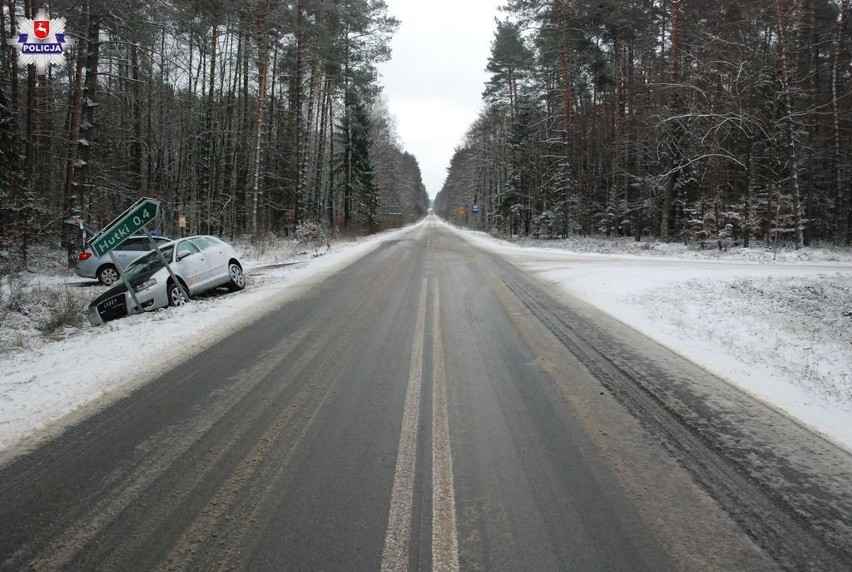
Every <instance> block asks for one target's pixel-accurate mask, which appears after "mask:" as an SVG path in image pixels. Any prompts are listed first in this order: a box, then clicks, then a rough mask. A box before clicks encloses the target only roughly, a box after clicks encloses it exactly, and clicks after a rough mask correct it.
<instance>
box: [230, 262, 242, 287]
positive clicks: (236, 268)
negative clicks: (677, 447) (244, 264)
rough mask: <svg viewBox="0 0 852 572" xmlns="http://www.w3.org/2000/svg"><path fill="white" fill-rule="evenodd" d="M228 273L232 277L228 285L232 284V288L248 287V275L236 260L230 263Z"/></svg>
mask: <svg viewBox="0 0 852 572" xmlns="http://www.w3.org/2000/svg"><path fill="white" fill-rule="evenodd" d="M228 274H229V275H230V277H231V280H230V282H229V283H228V286H230V288H231V290H234V291H236V290H242V289H243V288H245V287H246V277H245V275H244V274H243V269H242V268H240V265H239V264H237V263H236V262H231V263H230V264H228Z"/></svg>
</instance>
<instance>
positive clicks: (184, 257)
mask: <svg viewBox="0 0 852 572" xmlns="http://www.w3.org/2000/svg"><path fill="white" fill-rule="evenodd" d="M174 256H175V262H174V264H173V265H172V269H173V270H174V272H175V274H177V275H178V276H180V277H181V278H182V279H183V281H184V282H186V286H187V287H188V288H189V293H190V294H193V293H195V292H201V291H203V290H204V282H205V277H204V273H205V271H206V270H207V262H206V260H205V256H204V253H203V252H202V251H201V250H199V249H198V247H197V246H195V245H194V244H193V243H192V242H190V241H189V240H188V239H183V240H180V241H178V243H177V245H176V247H175V255H174Z"/></svg>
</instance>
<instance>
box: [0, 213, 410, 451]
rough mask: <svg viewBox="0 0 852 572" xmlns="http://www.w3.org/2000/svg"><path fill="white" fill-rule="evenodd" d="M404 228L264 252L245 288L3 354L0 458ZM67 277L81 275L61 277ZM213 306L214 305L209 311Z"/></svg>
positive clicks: (302, 290)
mask: <svg viewBox="0 0 852 572" xmlns="http://www.w3.org/2000/svg"><path fill="white" fill-rule="evenodd" d="M404 232H406V231H405V230H401V231H400V230H398V231H391V232H388V233H384V234H380V235H376V236H373V237H370V238H367V239H363V240H360V241H357V242H353V243H342V244H336V245H335V246H334V248H333V250H332V251H330V252H327V253H325V254H323V255H322V256H319V257H317V258H310V257H302V262H303V263H301V264H295V265H292V264H280V263H278V264H276V262H280V261H278V260H277V259H275V258H274V257H271V258H270V257H268V256H267V257H261V258H260V260H263V261H264V263H263V264H258V261H257V259H256V260H255V261H252V262H250V263H248V264H247V267H248V272H247V277H246V278H247V282H248V287H247V288H246V289H245V290H243V291H242V292H236V293H232V294H226V295H221V296H214V297H204V298H201V299H199V300H196V301H194V302H193V303H191V304H188V305H186V306H181V307H178V308H168V309H163V310H158V311H156V312H152V313H148V314H145V315H141V316H130V317H128V318H125V319H122V320H118V321H115V322H109V323H107V324H106V325H104V326H101V327H98V328H91V327H89V326H88V325H87V326H85V327H84V328H82V331H79V332H75V333H74V335H73V336H69V337H68V338H66V339H62V340H58V341H47V342H44V341H35V340H34V341H33V342H32V346H30V347H28V348H27V349H26V350H25V351H15V352H11V353H7V354H5V355H3V361H2V364H3V365H2V374H0V462H2V461H3V460H6V459H8V458H10V457H12V456H14V455H16V454H18V453H20V452H21V451H22V450H26V449H27V448H29V447H32V446H33V445H35V444H37V443H39V442H41V441H42V440H43V439H45V438H47V437H50V436H52V435H54V434H55V433H57V432H58V431H61V429H62V428H63V427H65V426H66V425H68V424H69V423H72V422H74V421H75V419H78V418H82V417H85V416H87V415H89V414H91V412H92V411H94V410H97V409H99V408H102V407H104V406H106V405H108V404H109V403H112V402H114V401H115V400H117V399H119V398H121V397H122V396H124V395H127V394H128V393H130V392H131V391H133V390H134V389H136V388H137V387H139V386H140V385H142V384H144V383H146V382H147V381H150V380H151V379H154V378H155V377H157V376H158V375H161V374H163V373H165V372H167V371H169V370H170V369H172V368H174V367H175V366H176V365H178V364H179V363H181V362H183V361H185V360H186V359H188V358H189V357H191V356H193V355H195V354H197V353H199V352H200V351H202V350H204V349H205V348H208V347H210V346H211V345H213V344H214V343H216V342H217V341H219V340H221V339H223V338H225V337H226V336H227V335H229V334H230V333H232V332H234V331H236V330H238V329H240V328H243V327H245V326H246V325H247V324H250V323H251V322H253V321H254V320H256V319H258V318H259V317H261V316H262V315H263V314H265V313H267V312H268V311H269V309H270V308H271V307H275V306H280V305H282V304H284V303H286V302H288V301H290V300H293V299H296V298H298V297H299V296H300V295H302V294H304V293H305V292H307V291H308V290H309V289H310V288H312V287H313V286H315V285H316V284H318V283H320V282H321V281H322V280H324V279H325V278H326V277H328V276H330V275H332V274H334V273H336V272H339V271H340V270H341V269H343V268H345V267H346V266H348V265H350V264H352V263H353V262H355V261H357V260H358V259H360V258H361V257H363V256H365V255H367V254H368V253H370V252H371V251H373V250H375V249H376V248H378V247H379V246H380V245H381V244H382V243H383V242H384V241H387V240H392V239H395V238H396V237H398V236H399V235H400V234H401V233H404ZM65 280H66V283H76V282H79V281H77V280H75V279H65ZM213 307H215V311H210V310H211V309H212V308H213Z"/></svg>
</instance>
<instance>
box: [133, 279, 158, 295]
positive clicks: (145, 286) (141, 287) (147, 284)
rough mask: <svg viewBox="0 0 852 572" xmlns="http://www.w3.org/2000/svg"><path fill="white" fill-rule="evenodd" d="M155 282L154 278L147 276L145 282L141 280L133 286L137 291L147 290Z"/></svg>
mask: <svg viewBox="0 0 852 572" xmlns="http://www.w3.org/2000/svg"><path fill="white" fill-rule="evenodd" d="M156 283H157V280H156V279H155V278H149V279H148V280H146V281H145V282H143V283H142V284H140V285H139V286H137V287H136V288H135V290H136V291H137V292H141V291H143V290H147V289H148V288H150V287H152V286H154V285H155V284H156Z"/></svg>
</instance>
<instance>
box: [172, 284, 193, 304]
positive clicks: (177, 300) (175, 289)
mask: <svg viewBox="0 0 852 572" xmlns="http://www.w3.org/2000/svg"><path fill="white" fill-rule="evenodd" d="M168 293H169V306H182V305H184V304H186V303H187V302H189V298H188V296H189V292H187V293H186V296H184V295H183V292H181V289H180V287H179V286H178V285H177V284H175V283H174V282H172V281H171V280H169V288H168Z"/></svg>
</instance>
